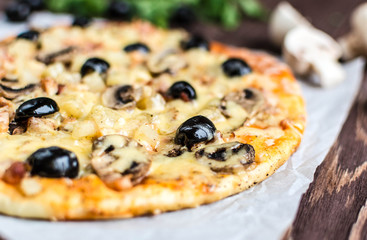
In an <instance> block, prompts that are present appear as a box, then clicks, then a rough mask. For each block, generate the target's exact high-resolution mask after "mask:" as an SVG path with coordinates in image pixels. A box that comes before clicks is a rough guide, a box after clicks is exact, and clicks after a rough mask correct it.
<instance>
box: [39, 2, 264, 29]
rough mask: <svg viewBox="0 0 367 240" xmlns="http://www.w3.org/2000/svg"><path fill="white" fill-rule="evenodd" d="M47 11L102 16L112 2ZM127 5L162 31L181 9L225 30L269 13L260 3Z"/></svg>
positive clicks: (63, 4) (50, 6)
mask: <svg viewBox="0 0 367 240" xmlns="http://www.w3.org/2000/svg"><path fill="white" fill-rule="evenodd" d="M45 1H46V4H47V7H48V9H50V10H51V11H55V12H70V13H73V14H77V15H86V16H103V15H104V12H105V10H106V9H107V7H108V4H109V2H110V0H45ZM118 1H127V2H129V3H130V4H131V5H132V7H133V8H134V9H135V10H136V13H135V16H136V17H139V18H141V19H144V20H148V21H151V22H153V23H154V24H156V25H158V26H161V27H168V26H169V18H170V16H171V14H172V12H173V11H174V9H176V8H177V7H179V6H182V5H187V6H190V7H192V8H193V9H194V10H195V11H196V13H197V15H198V17H199V18H201V19H205V20H208V21H211V22H217V23H218V22H219V23H221V24H222V25H223V26H225V27H226V28H234V27H236V26H238V24H239V23H240V20H241V17H242V14H241V13H244V14H245V15H246V16H249V17H252V18H256V19H262V20H265V19H266V16H267V10H266V9H265V8H264V7H263V6H262V4H261V3H260V2H259V0H118Z"/></svg>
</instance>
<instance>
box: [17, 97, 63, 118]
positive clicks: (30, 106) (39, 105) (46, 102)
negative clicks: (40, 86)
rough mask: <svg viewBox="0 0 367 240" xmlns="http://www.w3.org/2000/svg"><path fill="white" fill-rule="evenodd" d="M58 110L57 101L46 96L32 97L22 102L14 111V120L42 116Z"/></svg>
mask: <svg viewBox="0 0 367 240" xmlns="http://www.w3.org/2000/svg"><path fill="white" fill-rule="evenodd" d="M58 111H59V107H58V106H57V103H56V102H55V101H54V100H53V99H51V98H47V97H39V98H33V99H30V100H28V101H25V102H24V103H22V104H21V105H20V106H19V107H18V109H17V110H16V111H15V120H17V121H18V120H22V119H27V118H30V117H42V116H45V115H49V114H52V113H55V112H58Z"/></svg>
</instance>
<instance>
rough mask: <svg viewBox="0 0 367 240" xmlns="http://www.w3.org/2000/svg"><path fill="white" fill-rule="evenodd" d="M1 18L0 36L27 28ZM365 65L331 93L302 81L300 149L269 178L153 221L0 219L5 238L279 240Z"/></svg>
mask: <svg viewBox="0 0 367 240" xmlns="http://www.w3.org/2000/svg"><path fill="white" fill-rule="evenodd" d="M32 21H33V22H35V23H36V24H37V25H39V24H41V25H43V26H44V24H46V25H49V26H50V25H52V24H54V23H55V21H56V22H59V21H61V22H63V23H65V22H68V21H70V19H69V18H68V16H65V15H61V16H58V17H54V16H52V15H48V14H41V15H37V16H36V17H35V18H33V19H32ZM25 27H26V26H25V25H22V24H20V25H19V24H16V25H15V24H7V23H5V22H4V21H1V20H0V38H2V37H5V36H7V35H9V34H15V33H18V32H19V31H20V30H22V29H25ZM363 63H364V62H363V61H362V60H361V59H358V60H355V61H353V62H351V63H348V64H346V65H345V69H346V71H347V80H346V81H345V82H343V83H342V84H341V85H339V86H337V87H335V88H332V89H327V90H325V89H320V88H317V87H313V86H310V85H308V84H305V83H303V82H300V83H301V86H302V91H303V94H304V97H305V99H306V103H307V112H308V124H307V128H306V132H305V137H304V140H303V141H302V143H301V145H300V147H299V149H298V151H297V152H296V153H295V154H294V155H293V156H292V157H291V159H290V160H289V161H288V162H287V163H286V164H285V165H283V166H282V167H281V168H280V169H279V170H278V171H277V172H276V173H274V175H273V176H271V177H269V178H268V179H267V180H265V181H264V182H262V183H260V184H258V185H257V186H255V187H253V188H251V189H249V190H247V191H245V192H243V193H240V194H237V195H235V196H232V197H228V198H226V199H224V200H222V201H219V202H216V203H213V204H209V205H205V206H201V207H198V208H195V209H187V210H182V211H177V212H171V213H164V214H162V215H158V216H153V217H139V218H135V219H128V220H113V221H94V222H87V221H84V222H47V221H36V220H23V219H17V218H12V217H6V216H0V235H1V236H2V237H5V238H6V239H19V240H22V239H28V240H33V239H34V240H39V239H50V240H54V239H55V240H64V239H75V240H82V239H83V240H84V239H96V240H97V239H98V240H101V239H103V240H106V239H119V240H122V239H123V240H130V239H131V240H133V239H134V240H136V239H144V240H148V239H159V240H165V239H167V240H206V239H208V240H209V239H210V240H217V239H218V240H219V239H223V240H224V239H225V240H227V239H238V240H243V239H280V238H281V236H282V235H283V234H284V232H285V231H286V229H287V227H288V226H289V225H290V224H291V222H292V221H293V219H294V217H295V214H296V211H297V208H298V204H299V200H300V198H301V195H302V194H303V193H304V192H305V191H306V190H307V187H308V185H309V183H310V182H311V181H312V179H313V174H314V172H315V170H316V167H317V166H318V165H319V164H320V163H321V161H322V160H323V159H324V157H325V155H326V154H327V152H328V150H329V149H330V147H331V145H332V144H333V142H334V141H335V139H336V137H337V135H338V133H339V131H340V129H341V126H342V124H343V122H344V120H345V118H346V116H347V114H348V111H349V108H350V106H351V104H352V102H353V99H354V97H355V95H356V93H357V90H358V88H359V86H360V82H361V79H362V70H363Z"/></svg>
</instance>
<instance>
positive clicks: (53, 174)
mask: <svg viewBox="0 0 367 240" xmlns="http://www.w3.org/2000/svg"><path fill="white" fill-rule="evenodd" d="M27 163H28V164H29V165H30V166H31V175H32V176H34V175H37V176H41V177H46V178H62V177H68V178H76V177H77V176H78V173H79V162H78V158H77V156H76V155H75V153H73V152H71V151H69V150H66V149H63V148H60V147H55V146H53V147H48V148H41V149H38V150H37V151H36V152H34V153H33V154H32V155H31V156H29V157H28V158H27Z"/></svg>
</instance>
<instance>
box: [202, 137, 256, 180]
mask: <svg viewBox="0 0 367 240" xmlns="http://www.w3.org/2000/svg"><path fill="white" fill-rule="evenodd" d="M195 157H196V159H197V160H198V161H199V162H200V163H202V164H204V165H207V166H208V167H210V169H211V170H213V171H214V172H219V173H229V174H230V173H235V172H237V171H240V170H243V169H244V167H246V166H247V165H248V164H251V163H253V162H254V160H255V149H254V148H253V147H252V146H251V145H250V144H243V143H240V142H229V143H223V144H217V145H210V146H207V147H205V148H202V149H200V150H198V151H197V152H196V153H195Z"/></svg>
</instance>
